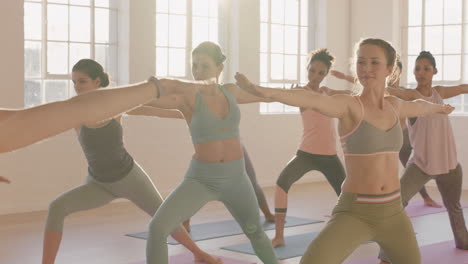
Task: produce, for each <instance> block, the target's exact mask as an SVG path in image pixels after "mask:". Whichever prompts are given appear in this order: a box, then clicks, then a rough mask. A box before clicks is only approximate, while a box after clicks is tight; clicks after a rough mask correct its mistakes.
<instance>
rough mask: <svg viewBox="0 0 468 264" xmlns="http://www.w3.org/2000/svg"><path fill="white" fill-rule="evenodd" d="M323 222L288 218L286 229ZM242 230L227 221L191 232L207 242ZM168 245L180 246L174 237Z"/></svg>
mask: <svg viewBox="0 0 468 264" xmlns="http://www.w3.org/2000/svg"><path fill="white" fill-rule="evenodd" d="M261 220H262V221H263V229H264V230H273V229H275V223H272V222H265V219H264V218H262V219H261ZM321 222H323V221H322V220H314V219H306V218H300V217H294V216H287V217H286V223H285V225H284V227H292V226H300V225H308V224H315V223H321ZM243 233H244V232H242V229H241V228H240V226H239V224H238V223H237V222H236V221H234V220H226V221H220V222H212V223H205V224H198V225H193V226H192V231H191V232H190V236H191V237H192V239H193V240H194V241H201V240H207V239H212V238H219V237H225V236H233V235H239V234H243ZM127 236H130V237H135V238H141V239H147V238H148V232H141V233H135V234H128V235H127ZM167 243H168V244H170V245H178V244H179V243H178V242H177V241H175V240H174V239H173V238H172V237H168V238H167Z"/></svg>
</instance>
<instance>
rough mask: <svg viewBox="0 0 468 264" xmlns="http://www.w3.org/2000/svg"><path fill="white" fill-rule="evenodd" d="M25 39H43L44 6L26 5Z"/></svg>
mask: <svg viewBox="0 0 468 264" xmlns="http://www.w3.org/2000/svg"><path fill="white" fill-rule="evenodd" d="M24 38H25V39H35V40H40V39H41V38H42V5H41V4H34V3H24Z"/></svg>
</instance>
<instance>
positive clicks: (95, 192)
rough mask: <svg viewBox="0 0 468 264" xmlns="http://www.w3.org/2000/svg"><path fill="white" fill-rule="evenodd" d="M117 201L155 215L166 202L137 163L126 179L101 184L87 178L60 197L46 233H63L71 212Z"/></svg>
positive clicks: (51, 207)
mask: <svg viewBox="0 0 468 264" xmlns="http://www.w3.org/2000/svg"><path fill="white" fill-rule="evenodd" d="M117 198H126V199H128V200H130V201H132V202H133V203H134V204H136V205H137V206H138V207H139V208H141V209H142V210H143V211H145V212H146V213H148V215H150V216H153V215H154V214H155V213H156V210H157V209H158V207H159V206H160V205H161V203H162V201H163V199H162V198H161V195H160V194H159V192H158V191H157V190H156V188H155V187H154V184H153V182H152V181H151V179H150V178H149V177H148V176H147V174H146V173H145V171H143V169H142V168H141V167H140V166H139V165H138V164H137V163H135V164H134V165H133V169H132V170H131V171H130V172H129V174H128V175H127V176H125V177H124V178H123V179H121V180H119V181H116V182H111V183H102V182H98V181H96V180H94V179H93V178H92V177H90V176H88V178H87V182H86V183H85V184H83V185H81V186H79V187H76V188H74V189H72V190H70V191H68V192H66V193H64V194H62V195H60V196H59V197H57V198H56V199H55V200H54V201H52V203H51V204H50V206H49V215H48V216H47V221H46V230H48V231H56V232H62V231H63V222H64V220H65V217H66V216H67V215H69V214H71V213H74V212H78V211H84V210H89V209H93V208H97V207H101V206H103V205H105V204H108V203H110V202H111V201H112V200H114V199H117Z"/></svg>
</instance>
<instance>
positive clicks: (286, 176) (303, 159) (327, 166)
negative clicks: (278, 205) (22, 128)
mask: <svg viewBox="0 0 468 264" xmlns="http://www.w3.org/2000/svg"><path fill="white" fill-rule="evenodd" d="M313 170H317V171H320V172H321V173H323V175H325V177H326V178H327V181H328V182H329V183H330V185H331V186H332V187H333V189H334V190H335V192H336V194H337V195H339V194H340V193H341V184H342V183H343V181H344V179H345V176H346V174H345V170H344V168H343V165H342V164H341V161H340V159H339V158H338V156H337V155H318V154H311V153H307V152H304V151H301V150H298V151H297V153H296V156H295V157H294V158H293V159H292V160H291V161H289V163H288V165H287V166H286V168H284V169H283V171H282V172H281V174H280V176H279V177H278V180H277V181H276V184H277V185H278V186H279V187H281V189H283V190H284V191H285V192H286V193H287V192H288V191H289V188H291V185H292V184H293V183H294V182H296V181H298V180H299V179H300V178H302V176H304V174H306V173H307V172H309V171H313Z"/></svg>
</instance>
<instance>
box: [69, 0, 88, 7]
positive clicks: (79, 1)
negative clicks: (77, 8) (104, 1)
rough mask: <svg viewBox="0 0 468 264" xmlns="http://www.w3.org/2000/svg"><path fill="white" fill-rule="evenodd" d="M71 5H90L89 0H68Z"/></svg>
mask: <svg viewBox="0 0 468 264" xmlns="http://www.w3.org/2000/svg"><path fill="white" fill-rule="evenodd" d="M70 4H71V5H83V6H89V5H91V1H90V0H70Z"/></svg>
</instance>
